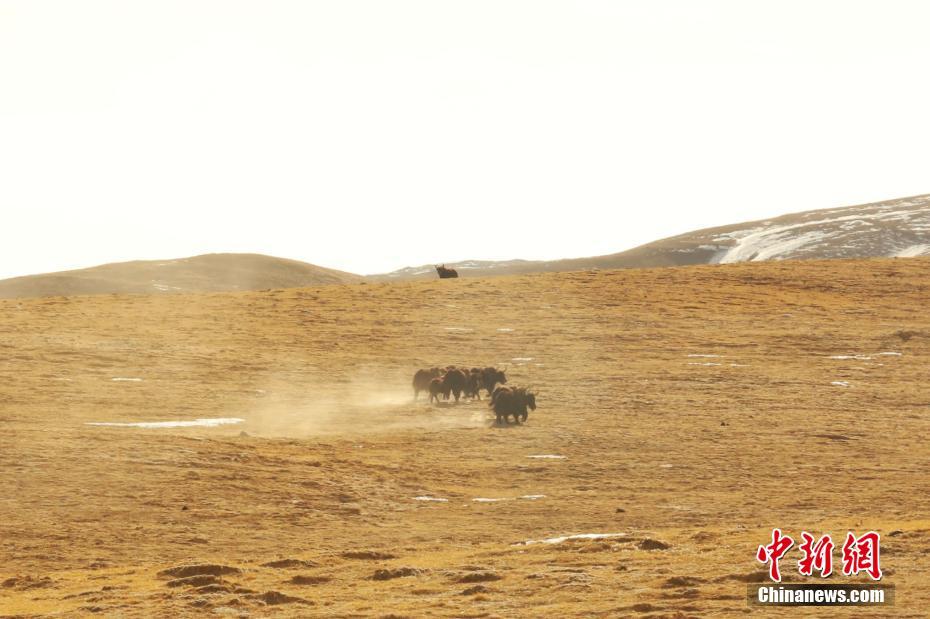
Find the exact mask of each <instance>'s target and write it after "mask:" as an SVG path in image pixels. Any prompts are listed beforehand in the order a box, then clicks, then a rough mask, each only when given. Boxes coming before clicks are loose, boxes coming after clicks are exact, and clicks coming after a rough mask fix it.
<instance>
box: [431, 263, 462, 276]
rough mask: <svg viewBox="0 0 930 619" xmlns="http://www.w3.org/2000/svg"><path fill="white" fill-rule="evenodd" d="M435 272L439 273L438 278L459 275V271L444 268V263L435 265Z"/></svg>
mask: <svg viewBox="0 0 930 619" xmlns="http://www.w3.org/2000/svg"><path fill="white" fill-rule="evenodd" d="M436 272H437V273H439V279H450V278H455V277H458V276H459V272H458V271H456V270H455V269H449V268H446V265H442V266H437V267H436Z"/></svg>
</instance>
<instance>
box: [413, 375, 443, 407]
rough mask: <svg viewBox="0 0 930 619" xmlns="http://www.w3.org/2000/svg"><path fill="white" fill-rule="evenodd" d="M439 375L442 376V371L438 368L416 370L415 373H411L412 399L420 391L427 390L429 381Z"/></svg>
mask: <svg viewBox="0 0 930 619" xmlns="http://www.w3.org/2000/svg"><path fill="white" fill-rule="evenodd" d="M440 376H442V371H441V370H440V369H439V368H430V369H428V370H417V373H416V374H414V375H413V399H414V400H416V399H417V397H418V396H419V395H420V392H421V391H427V390H429V382H430V381H431V380H433V379H434V378H439V377H440Z"/></svg>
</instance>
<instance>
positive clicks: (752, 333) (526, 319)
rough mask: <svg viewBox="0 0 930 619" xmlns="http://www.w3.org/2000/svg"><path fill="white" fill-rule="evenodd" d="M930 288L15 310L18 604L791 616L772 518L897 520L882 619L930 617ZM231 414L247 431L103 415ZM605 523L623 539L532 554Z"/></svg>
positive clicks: (45, 302) (760, 273)
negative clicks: (509, 417) (775, 595)
mask: <svg viewBox="0 0 930 619" xmlns="http://www.w3.org/2000/svg"><path fill="white" fill-rule="evenodd" d="M928 275H930V260H926V259H907V260H869V261H835V262H781V263H764V264H741V265H728V266H708V267H688V268H674V269H655V270H629V271H601V272H576V273H562V274H544V275H531V276H521V277H501V278H492V279H486V280H481V279H468V280H446V281H433V282H416V283H398V284H352V285H345V286H328V287H320V288H307V289H290V290H276V291H266V292H250V293H230V294H225V293H224V294H202V295H165V296H142V295H139V296H133V295H119V296H117V295H107V296H93V297H72V298H61V297H58V298H47V299H19V300H17V299H11V300H5V301H0V329H2V338H0V487H2V494H0V616H27V617H32V616H44V615H50V616H61V617H78V616H84V615H87V616H108V617H110V616H115V617H161V616H165V617H169V616H170V617H187V616H201V615H204V616H234V617H235V616H240V615H241V616H252V617H266V616H267V617H317V616H320V617H322V616H326V617H331V616H337V617H338V616H362V617H368V616H371V617H379V616H386V615H394V616H413V617H423V616H450V617H452V616H455V617H496V616H501V617H518V616H519V617H536V616H563V617H564V616H640V617H648V616H653V617H659V616H662V617H665V616H672V617H674V616H689V617H690V616H697V617H704V616H717V617H725V616H732V615H739V614H743V613H746V612H752V614H755V615H759V614H773V615H778V616H785V617H788V616H795V615H798V614H801V612H800V611H801V610H803V609H786V610H782V611H767V613H765V612H763V611H760V610H756V609H750V608H749V607H748V606H747V603H746V582H747V581H752V580H753V579H755V578H757V577H758V574H759V573H761V571H762V570H764V567H763V566H762V565H761V564H760V563H758V562H756V560H755V558H754V556H755V550H756V547H757V546H758V545H759V544H762V543H766V542H767V541H769V536H770V533H771V529H772V527H775V526H778V527H781V528H782V529H783V530H784V531H785V532H786V533H789V534H791V535H792V536H793V537H795V539H798V537H799V535H800V532H801V530H807V531H811V532H813V533H815V534H816V535H820V534H821V533H832V534H833V536H834V539H837V538H840V539H841V538H842V536H844V535H845V533H846V531H847V530H853V531H857V532H865V530H868V529H875V530H877V531H879V532H880V533H881V534H882V535H883V539H882V547H881V550H882V566H883V568H884V570H885V574H886V576H885V579H884V582H886V583H889V584H894V585H895V586H896V587H897V602H896V606H895V607H894V608H893V609H887V608H885V609H879V610H878V611H874V612H873V613H872V616H890V615H894V616H902V617H906V616H913V617H923V616H926V611H927V609H928V608H930V587H928V585H930V577H928V576H927V574H928V573H930V553H928V551H927V548H928V546H930V512H928V510H930V477H928V475H927V463H928V455H930V449H928V446H927V441H926V439H927V437H928V436H930V382H928V376H930V372H928V362H930V354H928V344H930V310H928V302H930V277H928ZM881 353H901V354H900V355H890V354H884V355H883V354H881ZM700 355H717V356H713V357H711V356H700ZM831 356H849V357H853V358H845V359H833V358H831ZM856 356H859V358H855V357H856ZM447 364H462V365H468V366H472V365H481V366H484V365H508V364H509V371H508V376H509V378H510V382H511V383H515V384H532V385H535V386H536V387H537V388H538V389H539V392H540V395H539V398H538V400H539V405H540V407H539V409H538V410H537V411H536V412H534V413H531V414H530V416H529V420H528V422H527V423H526V424H525V425H521V426H510V427H503V428H501V427H494V426H493V425H492V423H491V418H490V415H489V414H488V410H487V406H486V403H485V402H474V403H463V404H459V405H457V406H451V405H450V406H442V407H433V406H430V405H428V404H427V403H426V402H425V397H423V396H421V400H420V401H419V402H416V403H414V402H412V401H411V399H412V395H413V394H412V389H411V388H410V380H411V377H412V375H413V372H414V371H415V370H416V369H417V368H418V367H425V366H431V365H447ZM114 378H139V379H141V380H135V381H126V380H122V381H115V380H113V379H114ZM833 383H846V384H845V385H844V384H833ZM216 417H239V418H242V419H244V420H245V421H244V422H243V423H241V424H238V425H227V426H220V427H215V428H172V429H164V428H162V429H146V428H133V427H101V426H90V425H86V424H87V423H88V422H135V421H165V420H178V419H197V418H216ZM535 455H555V456H564V457H563V458H531V457H530V456H535ZM536 495H544V496H536ZM424 496H428V497H436V498H442V499H446V500H445V501H441V502H440V501H418V500H415V497H424ZM528 496H536V498H521V497H528ZM479 498H484V499H506V500H501V501H476V500H475V499H479ZM587 533H604V534H616V536H614V537H609V538H604V539H582V540H567V541H564V542H562V543H551V544H547V543H537V544H529V545H526V544H522V543H521V542H525V541H527V540H542V539H546V538H552V537H558V536H567V535H573V534H587ZM644 540H652V541H647V542H644ZM653 542H661V544H654V543H653ZM840 543H841V542H840ZM664 545H667V547H664V548H658V549H654V547H655V546H664ZM797 558H798V555H797V554H796V553H795V552H794V550H792V552H791V553H789V557H788V558H786V559H785V560H784V561H783V562H782V569H783V571H784V572H785V573H786V574H788V575H789V579H793V580H796V581H797V580H799V579H800V577H799V575H798V574H797V570H796V568H795V567H794V565H793V564H794V562H795V561H796V560H797ZM835 560H836V561H837V562H838V561H839V557H838V556H837V557H836V558H835ZM201 564H202V567H200V568H194V569H185V566H190V565H201ZM172 568H176V569H172ZM185 578H186V579H187V580H185ZM833 580H835V581H836V582H842V581H847V580H853V581H856V582H863V581H865V580H866V579H865V577H864V576H860V577H858V578H855V579H847V578H844V577H843V576H835V577H834V578H833ZM804 612H805V613H806V614H808V615H810V616H825V617H826V616H837V615H840V616H847V617H856V616H865V615H868V613H867V612H865V609H862V608H859V609H852V610H848V611H846V612H839V611H837V610H835V609H834V610H831V609H816V608H813V609H806V610H804Z"/></svg>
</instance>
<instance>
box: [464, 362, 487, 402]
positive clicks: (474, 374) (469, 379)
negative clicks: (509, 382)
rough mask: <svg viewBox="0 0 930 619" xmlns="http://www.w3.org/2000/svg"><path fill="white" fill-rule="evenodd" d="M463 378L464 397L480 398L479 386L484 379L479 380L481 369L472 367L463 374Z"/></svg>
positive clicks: (482, 383)
mask: <svg viewBox="0 0 930 619" xmlns="http://www.w3.org/2000/svg"><path fill="white" fill-rule="evenodd" d="M465 379H466V382H465V397H466V398H472V399H475V398H477V399H479V400H480V399H481V387H482V386H483V385H484V381H482V380H481V370H480V369H478V368H472V369H471V371H470V372H467V373H466V374H465Z"/></svg>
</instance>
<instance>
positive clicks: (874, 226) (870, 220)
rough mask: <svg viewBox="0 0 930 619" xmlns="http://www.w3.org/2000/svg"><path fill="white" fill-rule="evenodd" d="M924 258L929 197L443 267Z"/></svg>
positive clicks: (475, 272) (417, 272)
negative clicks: (600, 252) (583, 250)
mask: <svg viewBox="0 0 930 619" xmlns="http://www.w3.org/2000/svg"><path fill="white" fill-rule="evenodd" d="M923 255H928V256H930V195H922V196H915V197H912V198H901V199H898V200H888V201H886V202H875V203H872V204H862V205H858V206H846V207H841V208H832V209H822V210H817V211H805V212H803V213H793V214H790V215H782V216H781V217H775V218H773V219H765V220H759V221H751V222H747V223H741V224H732V225H729V226H721V227H717V228H706V229H704V230H697V231H695V232H688V233H685V234H680V235H678V236H673V237H669V238H667V239H662V240H659V241H654V242H652V243H648V244H646V245H641V246H639V247H636V248H633V249H630V250H627V251H624V252H620V253H617V254H609V255H606V256H593V257H590V258H570V259H566V260H549V261H530V260H509V261H502V262H493V261H477V260H470V261H466V262H457V263H451V262H450V263H447V264H446V266H449V267H452V268H455V269H457V270H458V272H459V275H460V276H462V277H479V276H480V277H487V276H490V275H512V274H518V273H536V272H545V271H577V270H581V269H592V268H600V269H621V268H636V267H663V266H683V265H689V264H715V263H725V262H754V261H759V260H788V259H830V258H876V257H892V256H898V257H913V256H923ZM435 276H436V272H435V270H434V269H433V265H424V266H421V267H408V268H406V269H400V270H398V271H393V272H391V273H385V274H383V275H376V276H372V279H377V280H381V281H392V280H393V281H397V280H405V279H426V278H433V277H435Z"/></svg>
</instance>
